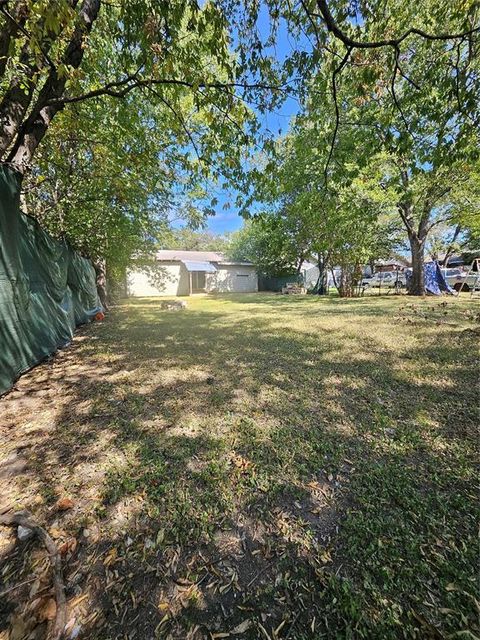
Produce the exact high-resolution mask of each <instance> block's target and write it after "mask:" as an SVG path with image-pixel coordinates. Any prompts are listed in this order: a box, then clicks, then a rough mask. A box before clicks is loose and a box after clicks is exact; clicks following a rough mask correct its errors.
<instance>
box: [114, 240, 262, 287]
mask: <svg viewBox="0 0 480 640" xmlns="http://www.w3.org/2000/svg"><path fill="white" fill-rule="evenodd" d="M254 291H258V278H257V272H256V270H255V266H254V265H253V264H252V263H251V262H237V261H233V260H228V259H227V258H226V257H225V256H224V255H223V254H221V253H217V252H214V251H177V250H176V249H174V250H162V251H157V253H156V254H155V255H154V256H153V259H152V261H151V263H149V264H146V265H142V267H141V268H137V269H132V270H129V271H128V272H127V293H128V295H130V296H134V297H143V296H189V295H191V294H194V293H251V292H254Z"/></svg>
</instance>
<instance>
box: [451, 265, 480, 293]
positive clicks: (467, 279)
mask: <svg viewBox="0 0 480 640" xmlns="http://www.w3.org/2000/svg"><path fill="white" fill-rule="evenodd" d="M442 273H443V277H444V278H445V280H446V281H447V284H448V285H449V286H450V287H452V289H455V291H460V289H462V291H470V289H471V288H472V287H474V286H475V280H476V279H477V276H478V273H477V272H476V271H472V272H471V273H470V275H468V270H467V269H465V268H464V267H455V268H451V269H442ZM462 284H463V287H462Z"/></svg>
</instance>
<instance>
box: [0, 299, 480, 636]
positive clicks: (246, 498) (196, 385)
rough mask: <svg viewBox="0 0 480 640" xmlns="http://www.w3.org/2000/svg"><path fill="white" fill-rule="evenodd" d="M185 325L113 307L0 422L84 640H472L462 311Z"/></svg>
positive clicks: (468, 310)
mask: <svg viewBox="0 0 480 640" xmlns="http://www.w3.org/2000/svg"><path fill="white" fill-rule="evenodd" d="M187 304H188V309H187V310H185V311H177V312H175V311H162V310H161V309H160V303H159V301H158V300H155V299H138V300H133V301H128V302H126V303H124V304H121V305H119V306H117V307H115V308H114V309H113V310H112V312H111V314H110V315H109V316H108V318H107V319H106V321H105V322H104V323H102V324H95V325H93V326H90V327H87V328H85V329H83V330H82V331H81V332H80V335H79V336H78V338H77V339H76V340H75V342H74V344H73V346H72V347H71V348H70V349H69V350H67V351H65V352H63V353H62V354H60V355H59V356H58V357H56V358H55V359H54V360H53V362H51V363H48V364H45V365H42V366H40V367H38V368H37V369H35V370H34V371H33V372H31V373H30V374H28V375H27V376H25V377H24V378H23V379H22V380H21V381H20V383H19V386H18V391H16V392H14V393H13V394H11V395H10V396H7V398H6V399H5V400H4V401H3V402H4V403H6V407H7V417H8V416H10V420H11V421H12V424H13V420H15V429H10V430H9V431H8V437H7V438H6V449H5V450H6V453H7V454H8V453H9V451H13V450H14V448H15V446H18V441H19V440H21V441H25V439H27V443H26V444H25V446H26V447H27V450H28V451H29V466H28V467H27V470H26V472H25V473H24V474H23V475H22V474H21V475H19V476H18V477H16V478H14V479H13V480H12V483H11V496H10V499H12V500H15V501H16V503H17V505H19V506H25V507H27V508H29V509H30V510H31V511H32V512H33V513H34V514H35V515H36V517H37V518H38V519H39V520H40V521H41V522H42V523H44V524H45V526H47V527H50V529H51V531H52V530H53V535H55V536H56V539H57V541H58V542H59V544H60V543H61V542H63V541H65V540H68V539H73V538H75V540H76V544H77V546H76V549H75V550H74V551H73V552H72V553H67V554H66V556H65V579H66V582H67V586H68V598H69V601H70V612H71V613H70V617H71V618H73V617H75V620H76V623H78V624H80V625H81V635H80V636H79V637H80V638H89V639H98V640H107V639H112V640H113V639H117V638H129V639H132V638H139V639H142V640H143V639H145V640H146V639H147V638H169V639H179V640H180V639H189V638H190V639H192V640H193V639H200V638H208V639H215V638H229V637H231V638H236V637H238V638H250V639H257V638H259V639H260V638H265V639H267V638H270V639H271V640H275V639H278V640H280V639H284V640H286V639H287V638H290V639H291V640H292V639H294V640H303V639H317V638H318V639H320V638H342V639H343V638H352V639H356V638H368V639H377V638H378V639H379V640H383V639H389V638H419V639H420V638H421V639H424V638H465V639H473V638H476V637H477V636H478V634H479V633H480V631H479V626H478V612H479V610H478V602H477V600H476V594H477V592H478V590H477V585H476V572H477V561H478V545H477V541H476V531H475V530H476V524H477V523H478V494H477V488H476V480H477V472H476V470H475V463H476V458H477V451H478V446H477V445H478V439H477V438H478V433H477V425H478V418H479V414H478V396H477V395H476V391H477V389H476V382H477V372H478V343H479V332H478V327H479V325H478V320H479V312H480V309H479V308H478V304H477V306H475V305H474V303H473V302H472V300H471V299H470V297H469V296H465V297H464V298H462V299H460V300H458V299H447V300H445V301H443V300H442V299H440V300H438V299H431V298H428V299H426V300H424V301H422V300H418V301H417V300H413V299H410V298H407V297H396V296H388V297H371V298H364V299H358V300H340V299H337V298H329V299H321V298H317V297H314V296H307V297H282V296H278V295H254V294H252V295H238V296H224V297H221V296H219V297H208V298H205V297H198V298H191V299H188V300H187ZM36 388H40V389H43V390H44V395H43V396H41V397H40V400H39V401H38V402H37V404H36V405H35V404H33V405H32V402H34V401H35V399H33V400H32V397H31V395H32V394H31V391H32V389H33V390H34V389H36ZM29 390H30V396H29ZM33 395H35V394H33ZM37 400H38V399H37ZM22 403H23V404H22ZM32 407H36V408H35V413H34V415H33V416H32ZM13 416H14V417H13ZM15 443H17V444H15ZM28 448H29V449H28ZM63 495H68V496H70V497H72V498H73V500H74V503H75V506H74V508H73V509H71V510H69V511H66V512H60V513H58V512H57V511H56V509H55V506H54V505H55V501H56V500H57V499H58V498H59V497H62V496H63ZM29 544H31V546H30V547H28V550H29V551H28V553H30V554H31V560H30V564H29V565H27V566H25V565H24V566H23V568H22V567H20V566H19V563H18V557H17V556H15V557H14V558H13V559H12V558H9V557H7V558H6V559H5V558H3V559H2V566H3V567H4V569H3V570H4V575H5V567H7V570H8V568H9V567H10V574H8V575H13V573H12V572H13V570H14V569H15V567H17V571H18V573H16V574H15V576H14V578H12V580H18V581H19V582H20V581H21V580H25V579H28V576H29V572H30V573H31V571H32V567H35V566H36V565H35V563H34V559H32V558H34V553H35V549H36V548H37V547H36V546H35V544H34V543H29ZM37 553H38V552H37ZM24 557H25V556H24V554H23V555H22V558H23V559H24ZM15 558H16V559H15ZM15 562H17V564H15ZM9 584H10V583H9ZM11 584H13V582H12V583H11ZM28 588H29V587H25V588H24V590H23V591H22V589H20V590H19V591H16V592H15V593H14V594H11V597H7V603H6V604H5V602H4V606H3V612H4V619H6V616H7V614H9V615H11V612H12V611H15V606H20V605H19V602H22V601H23V598H26V597H27V595H26V594H28ZM25 589H27V591H26V592H25ZM22 594H23V595H22ZM83 596H85V597H83ZM82 597H83V599H82ZM13 600H15V603H13ZM5 624H6V623H4V625H5ZM2 628H5V626H4V627H2V626H0V632H1V629H2ZM0 635H1V634H0Z"/></svg>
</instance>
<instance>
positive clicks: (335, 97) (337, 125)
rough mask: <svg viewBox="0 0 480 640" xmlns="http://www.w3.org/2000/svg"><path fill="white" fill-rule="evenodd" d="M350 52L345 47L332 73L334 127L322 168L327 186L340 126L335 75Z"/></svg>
mask: <svg viewBox="0 0 480 640" xmlns="http://www.w3.org/2000/svg"><path fill="white" fill-rule="evenodd" d="M351 52H352V48H351V47H349V48H348V49H347V52H346V54H345V55H344V56H343V58H342V61H341V62H340V64H339V65H338V66H337V67H335V69H334V71H333V75H332V96H333V102H334V105H335V127H334V129H333V136H332V141H331V143H330V151H329V153H328V158H327V162H326V164H325V168H324V170H323V175H324V180H325V187H326V186H327V182H328V167H329V166H330V162H331V160H332V156H333V151H334V148H335V141H336V139H337V133H338V127H339V126H340V109H339V107H338V100H337V75H338V74H339V73H340V72H341V71H342V69H343V67H344V66H345V65H346V64H347V62H348V58H349V57H350V54H351Z"/></svg>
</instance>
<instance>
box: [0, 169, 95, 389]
mask: <svg viewBox="0 0 480 640" xmlns="http://www.w3.org/2000/svg"><path fill="white" fill-rule="evenodd" d="M19 199H20V181H19V177H18V174H16V173H15V172H14V171H12V170H11V169H9V168H8V167H5V166H0V394H2V393H4V392H5V391H7V390H8V389H9V388H10V387H11V386H12V385H13V383H14V381H15V380H16V379H17V378H18V376H19V375H20V374H21V373H23V372H24V371H27V369H30V367H32V366H33V365H35V364H37V363H38V362H40V361H41V360H43V359H44V358H46V357H47V356H48V355H50V354H51V353H53V352H54V351H55V350H56V349H58V348H59V347H62V346H64V345H66V344H68V342H69V341H70V340H71V338H72V336H73V332H74V330H75V327H76V326H77V325H79V324H83V323H85V322H88V321H89V320H90V319H91V318H92V316H93V315H95V313H97V312H98V311H100V310H101V306H100V302H99V300H98V296H97V289H96V285H95V270H94V268H93V265H92V263H91V262H90V261H89V260H86V259H85V258H83V257H81V256H80V255H79V254H78V253H75V251H73V250H72V249H71V248H70V247H69V246H68V244H66V243H65V242H61V241H58V240H54V239H53V238H52V237H51V236H50V235H49V234H48V233H46V231H44V230H43V229H42V228H41V227H40V226H39V224H38V223H37V222H36V221H35V220H34V219H33V218H30V217H28V216H26V215H24V214H23V213H21V211H20V204H19Z"/></svg>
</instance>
